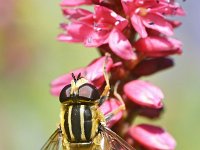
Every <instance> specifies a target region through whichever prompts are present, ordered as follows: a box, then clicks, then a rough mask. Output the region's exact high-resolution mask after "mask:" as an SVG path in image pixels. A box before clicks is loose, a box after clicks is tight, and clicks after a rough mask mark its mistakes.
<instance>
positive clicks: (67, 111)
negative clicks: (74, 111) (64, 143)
mask: <svg viewBox="0 0 200 150" xmlns="http://www.w3.org/2000/svg"><path fill="white" fill-rule="evenodd" d="M68 115H69V107H66V111H65V114H64V119H65V122H64V127H65V133H66V135H67V138H68V140H69V141H71V136H70V132H69V122H68Z"/></svg>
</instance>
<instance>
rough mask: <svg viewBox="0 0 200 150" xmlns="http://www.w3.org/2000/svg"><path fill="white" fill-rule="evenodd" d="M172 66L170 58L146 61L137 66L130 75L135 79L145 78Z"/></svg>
mask: <svg viewBox="0 0 200 150" xmlns="http://www.w3.org/2000/svg"><path fill="white" fill-rule="evenodd" d="M173 65H174V63H173V60H172V59H170V58H155V59H147V60H143V61H142V62H141V63H140V64H138V65H137V66H136V67H135V68H134V70H133V71H132V73H133V75H134V76H136V77H140V76H146V75H151V74H153V73H156V72H158V71H161V70H164V69H167V68H169V67H172V66H173Z"/></svg>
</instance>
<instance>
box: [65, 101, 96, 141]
mask: <svg viewBox="0 0 200 150" xmlns="http://www.w3.org/2000/svg"><path fill="white" fill-rule="evenodd" d="M92 107H93V106H88V105H70V106H66V111H65V114H64V120H65V121H64V129H65V133H66V135H67V140H68V141H69V142H72V143H84V142H90V141H91V140H92V138H94V136H95V135H96V134H97V127H98V125H97V124H98V123H97V121H96V115H95V111H94V110H93V109H91V108H92Z"/></svg>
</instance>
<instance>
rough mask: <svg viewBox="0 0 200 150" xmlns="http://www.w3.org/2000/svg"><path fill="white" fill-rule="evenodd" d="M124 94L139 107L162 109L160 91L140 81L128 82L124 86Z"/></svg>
mask: <svg viewBox="0 0 200 150" xmlns="http://www.w3.org/2000/svg"><path fill="white" fill-rule="evenodd" d="M124 93H125V94H126V96H127V97H128V98H129V99H130V100H131V101H133V102H134V103H137V104H139V105H141V106H144V107H149V108H156V109H158V108H162V107H163V103H162V100H163V98H164V95H163V93H162V91H161V90H160V89H159V88H158V87H156V86H155V85H152V84H150V83H148V82H145V81H142V80H134V81H131V82H128V83H126V84H125V86H124Z"/></svg>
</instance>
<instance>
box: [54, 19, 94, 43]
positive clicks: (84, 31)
mask: <svg viewBox="0 0 200 150" xmlns="http://www.w3.org/2000/svg"><path fill="white" fill-rule="evenodd" d="M65 29H66V31H67V33H63V34H60V35H59V36H58V40H59V41H62V42H83V41H84V39H85V38H86V36H87V35H88V33H90V32H91V31H92V29H91V28H90V27H89V26H87V25H85V24H83V23H78V22H73V23H71V24H68V25H66V26H65Z"/></svg>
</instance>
